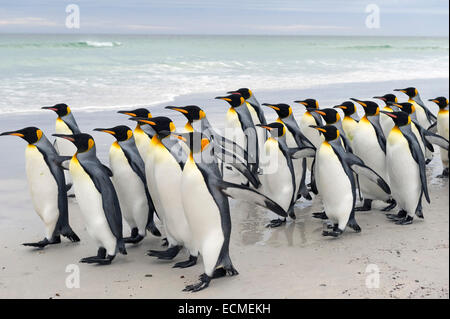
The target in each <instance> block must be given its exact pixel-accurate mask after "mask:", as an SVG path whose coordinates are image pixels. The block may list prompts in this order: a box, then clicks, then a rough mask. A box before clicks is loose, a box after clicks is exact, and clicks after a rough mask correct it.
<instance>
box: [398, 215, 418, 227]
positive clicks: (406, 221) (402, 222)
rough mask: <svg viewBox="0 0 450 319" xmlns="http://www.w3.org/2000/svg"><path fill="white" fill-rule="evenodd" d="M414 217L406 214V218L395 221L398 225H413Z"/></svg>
mask: <svg viewBox="0 0 450 319" xmlns="http://www.w3.org/2000/svg"><path fill="white" fill-rule="evenodd" d="M413 219H414V218H413V217H411V216H406V217H405V218H404V219H401V220H398V221H396V222H395V224H397V225H411V224H412V223H413Z"/></svg>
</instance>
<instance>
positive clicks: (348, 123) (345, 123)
mask: <svg viewBox="0 0 450 319" xmlns="http://www.w3.org/2000/svg"><path fill="white" fill-rule="evenodd" d="M334 108H337V109H341V110H342V111H343V112H344V118H343V120H342V128H343V129H344V132H345V135H346V136H347V137H348V139H349V141H350V146H352V143H353V139H354V137H355V129H356V127H357V126H358V122H359V118H358V117H357V114H356V108H355V104H354V103H353V102H351V101H345V102H343V103H341V104H339V105H336V106H334ZM352 147H353V146H352Z"/></svg>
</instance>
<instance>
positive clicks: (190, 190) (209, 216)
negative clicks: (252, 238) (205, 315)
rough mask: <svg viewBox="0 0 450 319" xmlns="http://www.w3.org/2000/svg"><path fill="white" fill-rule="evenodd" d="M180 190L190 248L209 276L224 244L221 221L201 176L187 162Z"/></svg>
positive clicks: (191, 161)
mask: <svg viewBox="0 0 450 319" xmlns="http://www.w3.org/2000/svg"><path fill="white" fill-rule="evenodd" d="M181 187H182V190H183V191H182V194H181V195H182V199H183V205H184V208H185V213H186V218H187V220H188V223H189V226H190V228H191V230H192V235H193V240H194V245H195V246H196V247H198V250H199V252H200V254H201V255H202V258H203V263H204V267H205V273H206V274H208V275H211V274H212V272H213V271H214V268H215V267H216V264H217V261H218V258H219V255H220V250H221V249H222V246H223V243H224V234H223V230H222V219H221V215H220V211H219V208H218V207H217V204H216V202H215V201H214V198H213V197H212V195H211V193H210V192H209V190H208V188H207V186H206V183H205V181H204V179H203V175H202V174H201V172H200V171H199V170H198V168H197V166H196V164H195V163H194V161H193V160H192V159H190V160H188V161H187V163H186V165H185V167H184V170H183V178H182V183H181Z"/></svg>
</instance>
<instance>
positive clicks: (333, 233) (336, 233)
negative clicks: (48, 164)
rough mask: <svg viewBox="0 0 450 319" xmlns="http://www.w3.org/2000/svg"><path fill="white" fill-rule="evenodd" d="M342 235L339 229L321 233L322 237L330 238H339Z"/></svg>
mask: <svg viewBox="0 0 450 319" xmlns="http://www.w3.org/2000/svg"><path fill="white" fill-rule="evenodd" d="M342 233H343V231H342V230H340V229H339V228H337V229H334V230H332V231H328V230H324V231H323V232H322V236H331V237H339V236H340V235H341V234H342Z"/></svg>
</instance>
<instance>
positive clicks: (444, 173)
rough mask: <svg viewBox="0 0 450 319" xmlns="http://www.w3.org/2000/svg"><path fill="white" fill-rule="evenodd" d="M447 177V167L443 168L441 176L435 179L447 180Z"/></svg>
mask: <svg viewBox="0 0 450 319" xmlns="http://www.w3.org/2000/svg"><path fill="white" fill-rule="evenodd" d="M448 175H449V171H448V167H447V168H444V170H443V171H442V174H441V175H438V176H436V177H437V178H448Z"/></svg>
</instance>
